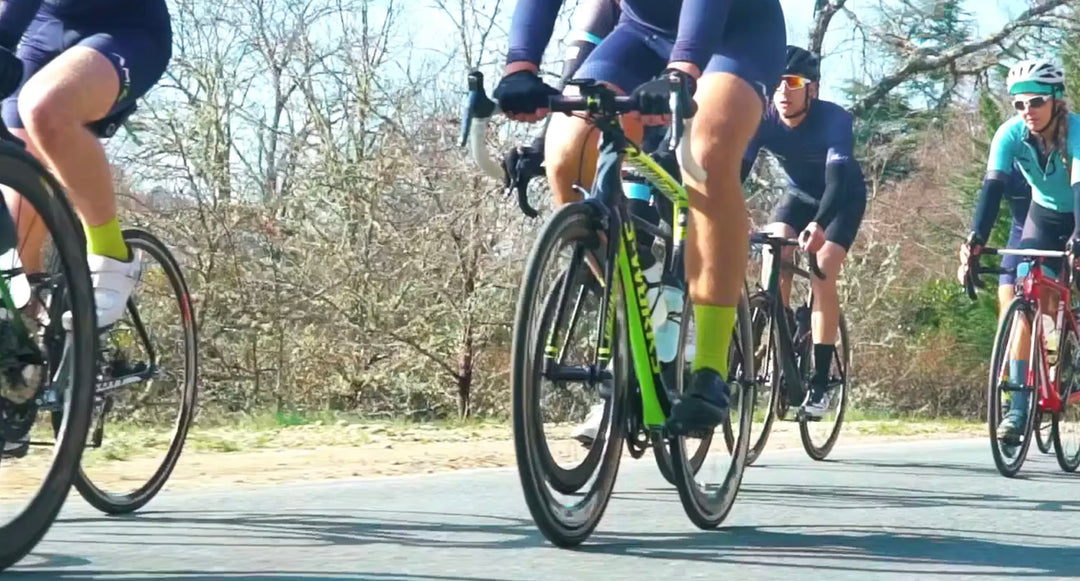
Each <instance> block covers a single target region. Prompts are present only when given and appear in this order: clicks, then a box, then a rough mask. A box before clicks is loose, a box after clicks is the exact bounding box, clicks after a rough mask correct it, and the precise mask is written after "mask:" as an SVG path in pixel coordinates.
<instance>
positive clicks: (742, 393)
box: [668, 293, 756, 529]
mask: <svg viewBox="0 0 1080 581" xmlns="http://www.w3.org/2000/svg"><path fill="white" fill-rule="evenodd" d="M688 302H689V299H688ZM735 320H736V323H735V330H736V332H737V333H738V335H737V340H736V341H733V347H734V355H733V356H732V358H731V360H730V365H729V367H730V368H731V370H732V371H733V372H734V374H735V377H734V379H733V380H732V381H731V382H730V383H729V385H730V387H731V398H730V401H731V404H730V410H731V412H730V416H731V417H730V419H729V420H728V421H730V422H731V423H732V433H733V434H734V438H735V443H734V446H733V447H732V449H731V451H730V453H728V450H727V449H726V447H725V448H719V447H718V449H715V450H712V451H711V454H709V458H708V460H709V462H708V463H706V464H704V465H702V466H701V469H700V470H699V471H695V470H694V469H693V465H692V463H691V459H692V457H691V456H690V455H689V454H688V453H687V451H686V450H687V448H686V444H685V438H684V437H682V436H677V437H672V438H670V439H669V440H668V445H669V451H670V453H671V460H672V467H673V468H674V477H675V487H676V488H677V489H678V491H679V500H680V501H681V502H682V505H683V509H684V510H685V511H686V514H687V516H688V517H689V518H690V520H691V521H692V522H693V523H694V524H695V525H697V526H698V527H699V528H702V529H713V528H716V527H718V526H720V523H722V522H723V521H724V519H725V518H726V517H727V515H728V513H729V512H730V511H731V507H732V506H733V505H734V503H735V497H736V496H737V495H738V492H739V486H740V484H741V483H742V477H743V474H744V471H745V469H746V457H747V452H748V451H749V448H750V432H751V428H750V425H751V421H752V420H753V414H754V401H755V398H756V394H755V393H754V392H755V381H754V380H755V377H754V358H753V340H752V336H751V331H750V308H749V303H748V301H747V297H746V294H745V293H744V294H743V295H742V297H740V300H739V305H738V311H737V315H736V319H735ZM680 377H681V378H685V376H680ZM729 377H730V375H729ZM681 391H682V389H681V388H680V392H681ZM712 463H715V464H716V466H715V470H714V469H713V468H714V467H713V466H710V464H712ZM695 472H696V474H695ZM710 474H715V478H716V479H715V480H712V481H711V482H709V481H707V479H709V478H710Z"/></svg>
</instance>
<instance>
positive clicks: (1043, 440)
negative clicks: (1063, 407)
mask: <svg viewBox="0 0 1080 581" xmlns="http://www.w3.org/2000/svg"><path fill="white" fill-rule="evenodd" d="M1035 426H1036V428H1035V446H1036V447H1038V448H1039V451H1040V452H1042V453H1043V454H1053V453H1054V440H1053V437H1054V436H1053V434H1054V421H1053V418H1051V419H1050V420H1049V421H1045V418H1044V417H1043V413H1042V412H1041V411H1040V412H1036V414H1035ZM1043 426H1046V435H1045V436H1044V435H1043Z"/></svg>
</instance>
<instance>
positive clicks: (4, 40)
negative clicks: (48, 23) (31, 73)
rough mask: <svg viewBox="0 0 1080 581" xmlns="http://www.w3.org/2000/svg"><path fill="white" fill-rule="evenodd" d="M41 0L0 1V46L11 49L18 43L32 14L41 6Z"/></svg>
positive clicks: (28, 26)
mask: <svg viewBox="0 0 1080 581" xmlns="http://www.w3.org/2000/svg"><path fill="white" fill-rule="evenodd" d="M41 2H42V0H3V1H0V46H2V47H4V48H6V49H8V50H12V49H14V48H15V46H16V45H18V44H19V40H20V39H21V38H22V35H23V33H24V32H26V29H27V28H30V23H31V22H33V21H34V15H35V14H37V11H38V9H39V8H41Z"/></svg>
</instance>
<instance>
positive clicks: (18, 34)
mask: <svg viewBox="0 0 1080 581" xmlns="http://www.w3.org/2000/svg"><path fill="white" fill-rule="evenodd" d="M39 11H40V12H44V13H48V14H50V15H52V16H54V17H56V18H57V19H59V20H61V21H64V20H69V19H78V20H82V21H88V22H101V21H102V20H105V21H121V22H132V21H138V22H148V23H149V22H162V21H167V20H168V19H169V11H168V6H167V5H166V3H165V2H162V1H160V0H2V1H0V46H3V47H5V48H8V49H12V48H14V47H15V46H16V45H17V44H18V43H19V39H21V38H22V35H23V33H24V32H26V29H27V28H29V27H30V23H31V22H33V20H34V15H36V14H37V13H38V12H39Z"/></svg>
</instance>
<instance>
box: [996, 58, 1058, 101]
mask: <svg viewBox="0 0 1080 581" xmlns="http://www.w3.org/2000/svg"><path fill="white" fill-rule="evenodd" d="M1005 83H1006V85H1008V87H1009V94H1010V95H1015V94H1017V93H1045V94H1049V93H1058V92H1064V90H1065V71H1063V70H1062V69H1061V67H1059V66H1057V65H1055V64H1054V63H1052V62H1050V61H1048V60H1045V59H1028V60H1023V61H1020V62H1018V63H1016V64H1015V65H1013V67H1012V68H1011V69H1009V76H1008V77H1006V79H1005Z"/></svg>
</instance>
